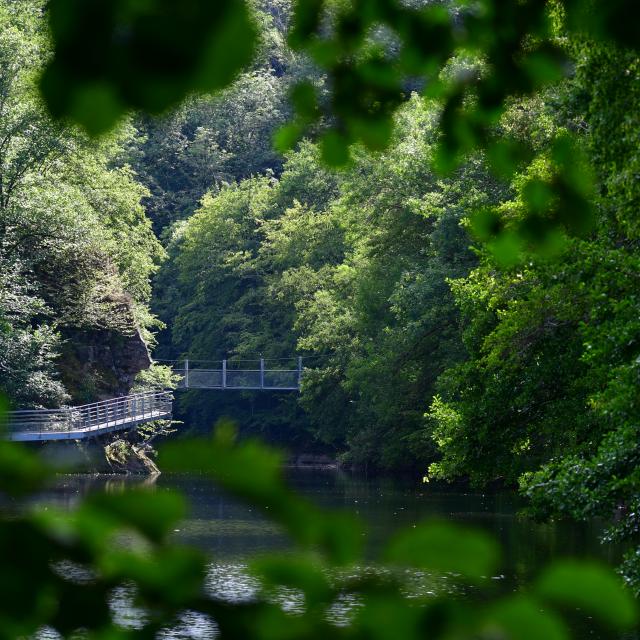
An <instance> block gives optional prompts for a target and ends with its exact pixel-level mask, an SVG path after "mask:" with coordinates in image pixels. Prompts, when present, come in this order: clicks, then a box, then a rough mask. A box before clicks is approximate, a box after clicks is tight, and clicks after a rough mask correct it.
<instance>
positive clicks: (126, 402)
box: [7, 391, 173, 435]
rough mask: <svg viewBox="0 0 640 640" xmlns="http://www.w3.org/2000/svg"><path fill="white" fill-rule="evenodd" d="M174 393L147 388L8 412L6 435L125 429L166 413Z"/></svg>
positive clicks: (168, 410)
mask: <svg viewBox="0 0 640 640" xmlns="http://www.w3.org/2000/svg"><path fill="white" fill-rule="evenodd" d="M172 401H173V396H172V394H171V392H169V391H149V392H146V393H136V394H133V395H130V396H124V397H121V398H113V399H111V400H103V401H101V402H92V403H90V404H85V405H81V406H78V407H69V408H65V409H33V410H23V411H11V412H9V414H8V416H7V425H8V432H9V434H10V435H11V434H16V433H37V434H40V435H43V434H46V433H60V432H70V431H86V432H91V431H93V430H102V429H104V430H109V429H111V428H113V427H122V428H126V427H127V426H130V425H132V424H136V423H139V422H149V421H150V420H154V419H159V418H161V417H162V416H168V415H170V414H171V410H172Z"/></svg>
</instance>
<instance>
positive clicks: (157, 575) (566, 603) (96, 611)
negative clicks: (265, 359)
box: [0, 424, 637, 640]
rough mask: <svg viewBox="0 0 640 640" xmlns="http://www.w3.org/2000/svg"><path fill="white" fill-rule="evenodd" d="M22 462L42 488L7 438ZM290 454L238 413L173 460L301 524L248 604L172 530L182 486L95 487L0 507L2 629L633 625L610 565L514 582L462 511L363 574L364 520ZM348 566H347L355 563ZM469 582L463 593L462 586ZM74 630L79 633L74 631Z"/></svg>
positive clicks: (398, 631)
mask: <svg viewBox="0 0 640 640" xmlns="http://www.w3.org/2000/svg"><path fill="white" fill-rule="evenodd" d="M0 461H1V462H2V467H3V468H4V463H5V462H6V461H9V463H10V464H8V466H7V468H8V469H10V470H11V471H10V472H7V471H5V473H4V475H3V478H2V490H3V492H4V493H16V491H15V489H16V488H17V487H20V486H25V487H27V486H28V487H31V488H35V487H36V486H37V485H36V484H33V482H32V480H33V478H34V477H37V476H38V474H35V475H34V472H33V470H34V469H35V468H38V469H39V470H40V472H41V474H42V477H44V473H45V469H44V468H43V467H42V465H41V463H40V462H39V461H38V459H37V458H36V457H35V456H34V455H33V454H32V453H30V452H28V451H27V450H25V449H23V448H22V447H21V445H19V444H17V443H9V442H0ZM281 462H282V460H281V458H280V456H279V455H278V454H276V453H275V452H274V451H272V450H270V449H267V448H265V447H263V446H262V445H260V444H259V443H257V442H246V443H238V442H236V440H235V432H234V429H233V427H232V426H230V425H228V424H223V425H221V426H220V427H219V428H218V429H217V431H216V432H215V434H214V436H213V437H212V438H210V439H203V440H197V441H192V442H182V443H178V444H174V445H170V446H168V447H166V448H165V450H164V451H163V452H162V454H161V464H163V465H164V467H165V468H168V469H172V470H175V471H187V470H190V471H194V470H195V471H201V472H206V473H208V474H209V475H210V476H211V478H212V479H213V480H214V481H215V482H216V483H218V484H219V485H220V486H222V487H223V488H224V489H225V490H227V491H228V492H229V493H231V494H232V495H235V496H236V497H238V498H240V499H243V500H246V501H249V502H250V503H251V504H252V505H254V506H257V507H259V508H260V509H262V510H263V512H264V513H265V514H268V515H269V516H271V517H272V518H273V519H274V520H275V521H276V522H277V523H278V524H279V525H280V526H281V527H282V528H283V529H284V530H285V531H286V532H287V533H288V534H289V536H290V538H291V540H292V541H293V543H294V545H293V548H292V550H291V551H290V552H287V553H285V554H280V555H277V554H274V555H271V556H267V557H263V558H259V559H256V561H255V562H254V563H253V567H252V570H253V572H254V574H255V576H256V577H257V578H258V580H259V581H260V584H261V585H262V588H261V590H260V591H259V592H258V595H257V596H256V597H255V598H254V599H253V600H252V601H250V602H242V603H233V602H226V601H222V600H219V599H217V598H213V597H211V596H209V595H208V594H207V592H206V589H205V575H206V570H207V559H206V558H205V557H204V556H203V555H202V554H201V553H200V552H198V551H196V550H194V549H191V548H188V547H183V546H179V545H176V544H174V543H173V542H172V541H171V539H170V532H171V530H172V529H173V528H174V527H175V526H176V525H177V524H178V522H179V521H180V520H181V518H183V517H184V516H185V509H186V505H185V504H184V501H183V499H182V498H181V496H179V495H177V494H174V493H168V492H153V491H149V490H133V491H128V492H125V493H122V494H119V495H104V494H96V495H93V496H90V497H88V498H87V499H85V501H84V502H83V503H82V504H81V505H80V506H79V507H78V508H77V509H76V510H74V511H73V512H71V513H52V512H51V511H42V510H40V511H38V510H36V511H35V512H34V513H31V514H28V515H25V516H22V517H11V518H8V517H6V516H5V517H3V518H2V519H1V520H0V549H1V551H0V553H1V554H2V555H1V558H0V570H1V571H2V576H3V579H2V581H0V638H7V639H9V638H11V639H13V638H16V637H25V636H30V635H32V634H34V633H36V632H37V630H38V629H40V628H41V627H43V626H47V627H49V628H53V629H55V630H56V631H58V632H59V633H60V634H62V635H63V636H64V637H70V636H71V635H73V634H77V633H80V634H81V637H89V638H112V639H115V638H153V637H157V634H159V633H160V632H162V631H163V630H166V629H167V628H170V627H171V625H172V624H174V623H175V622H176V620H177V618H178V616H179V615H180V614H181V613H182V612H184V611H185V610H189V611H197V612H201V613H203V614H205V615H208V616H210V617H211V618H212V619H213V620H214V621H215V623H216V625H217V627H218V629H219V636H218V637H220V638H243V639H244V640H250V639H260V640H267V639H269V640H270V639H273V640H276V639H277V640H283V639H285V638H291V639H294V638H295V639H309V640H311V639H313V638H326V637H331V638H354V639H355V638H358V639H372V640H373V639H376V640H382V639H387V638H388V639H389V640H391V639H396V638H403V639H404V640H411V639H413V638H415V639H418V638H454V637H455V638H460V639H463V638H469V639H470V638H513V639H529V638H532V639H533V638H536V639H542V638H544V639H545V640H547V639H549V638H551V639H552V640H553V639H556V638H557V639H564V638H570V637H571V633H570V631H569V627H568V625H567V622H566V621H565V618H564V617H563V614H564V612H567V613H569V614H570V615H574V614H575V612H576V611H579V613H580V615H583V616H593V617H594V618H595V620H596V621H597V622H596V623H597V624H602V625H604V626H606V627H609V628H611V629H613V630H616V631H617V630H623V629H629V628H631V627H632V626H633V625H634V624H635V623H636V620H637V606H636V603H635V601H634V600H633V598H632V597H631V596H630V594H629V593H628V592H626V591H625V590H624V589H623V588H622V587H621V585H620V583H619V581H618V579H617V578H616V577H615V576H614V575H613V574H612V573H611V571H610V570H609V569H606V568H604V567H601V566H597V565H592V564H585V563H579V562H560V563H558V564H555V565H552V566H551V567H549V568H547V569H546V570H544V571H543V572H542V574H541V576H540V578H539V579H538V581H537V582H535V583H534V584H533V585H532V586H531V587H530V589H528V590H527V591H526V592H523V593H520V594H516V595H513V594H509V593H507V594H501V593H500V591H499V589H498V588H497V586H496V583H495V582H494V581H492V580H491V579H490V576H491V572H493V571H495V569H496V568H497V566H498V563H499V551H498V548H497V546H496V544H495V542H494V541H492V540H491V539H489V538H488V537H486V535H485V534H482V533H479V532H473V531H471V530H468V529H466V528H462V527H459V526H457V525H453V524H451V523H435V522H434V523H429V522H427V523H423V524H421V525H419V526H418V527H416V528H415V529H411V530H409V531H405V532H401V533H399V534H398V535H397V537H396V538H395V539H394V540H392V541H391V543H390V544H389V547H388V549H387V551H386V552H385V556H386V559H387V564H386V565H385V567H386V569H385V571H364V570H363V569H362V563H363V559H362V555H361V548H360V547H361V545H360V540H361V538H362V533H363V531H362V525H361V524H360V523H358V522H357V521H356V520H354V519H352V518H351V517H349V516H347V515H344V514H334V513H327V512H323V511H321V510H319V509H317V508H316V507H314V506H313V505H311V504H309V503H307V502H305V501H304V500H302V499H301V498H299V497H298V496H296V495H294V494H292V493H291V492H290V491H289V490H288V489H287V488H286V486H285V484H284V482H283V479H282V475H281V471H282V465H281ZM343 567H344V568H347V569H348V570H347V571H344V570H341V568H343ZM406 568H416V569H420V570H426V571H428V572H434V573H435V574H443V573H445V574H448V575H449V576H450V577H452V578H453V579H455V580H457V581H458V582H459V583H460V585H461V586H464V585H465V584H467V583H468V582H469V581H472V582H474V583H475V584H476V587H477V588H480V589H481V592H482V597H480V598H478V597H475V596H474V598H473V600H469V599H466V598H465V597H464V596H463V595H457V596H451V595H438V596H432V597H429V598H426V599H419V598H413V597H408V596H407V593H406V591H405V582H404V580H403V575H406V574H405V572H404V570H405V569H406ZM282 587H288V588H293V589H296V590H298V591H299V592H301V593H302V594H303V595H304V609H303V611H302V612H298V613H288V612H286V611H284V610H283V609H282V608H281V606H280V605H279V604H277V602H276V601H274V599H273V597H271V594H273V590H274V589H276V590H277V589H279V588H282ZM116 589H126V590H127V592H128V593H133V599H134V602H133V603H132V604H135V606H137V607H139V608H140V610H141V612H142V615H141V619H140V620H139V625H138V626H137V627H136V628H135V629H133V628H127V629H125V628H123V627H121V626H119V625H118V623H117V622H116V621H115V620H114V611H113V609H112V608H111V606H110V601H111V599H112V597H113V594H114V590H116ZM462 593H463V591H461V594H462ZM345 597H347V598H351V599H353V600H354V601H355V602H357V603H358V606H357V608H356V611H355V614H354V615H353V616H352V618H351V620H350V621H349V622H348V623H347V624H341V625H337V624H336V623H335V622H332V618H331V611H332V607H335V606H336V604H337V603H338V602H340V601H341V600H342V599H344V598H345ZM74 637H77V636H76V635H74Z"/></svg>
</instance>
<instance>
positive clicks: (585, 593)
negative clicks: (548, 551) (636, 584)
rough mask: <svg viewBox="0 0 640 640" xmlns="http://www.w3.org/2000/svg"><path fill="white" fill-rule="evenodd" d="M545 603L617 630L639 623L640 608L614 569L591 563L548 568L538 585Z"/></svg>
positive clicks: (565, 562)
mask: <svg viewBox="0 0 640 640" xmlns="http://www.w3.org/2000/svg"><path fill="white" fill-rule="evenodd" d="M535 592H536V593H537V594H538V595H539V596H540V597H541V598H544V599H545V600H547V601H549V602H553V603H554V604H560V605H564V606H567V607H571V608H577V609H581V610H583V611H584V613H585V614H587V615H593V616H595V617H597V618H599V619H600V620H601V621H602V622H604V623H607V624H609V625H610V626H612V627H614V628H620V629H626V628H629V627H631V626H632V625H634V624H635V623H636V622H637V620H638V606H637V603H636V601H635V600H634V599H633V597H632V595H631V594H630V593H629V592H628V591H626V590H625V589H624V587H623V585H622V583H621V581H620V578H618V577H617V576H616V575H615V574H614V573H613V572H612V571H611V570H610V569H608V568H606V567H603V566H601V565H599V564H595V563H592V562H587V561H578V560H565V561H561V562H557V563H555V564H554V565H552V566H551V567H549V568H547V569H546V570H545V571H544V572H543V573H542V575H541V576H540V578H539V579H538V581H537V582H536V584H535Z"/></svg>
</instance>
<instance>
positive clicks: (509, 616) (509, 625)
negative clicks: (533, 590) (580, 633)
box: [483, 596, 570, 640]
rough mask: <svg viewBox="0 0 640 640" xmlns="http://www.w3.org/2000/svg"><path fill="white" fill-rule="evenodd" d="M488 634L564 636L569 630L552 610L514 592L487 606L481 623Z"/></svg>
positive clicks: (513, 639) (533, 639)
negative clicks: (501, 600) (490, 607)
mask: <svg viewBox="0 0 640 640" xmlns="http://www.w3.org/2000/svg"><path fill="white" fill-rule="evenodd" d="M483 626H484V628H485V630H486V631H485V633H486V635H487V636H489V637H507V638H509V640H542V639H544V640H567V639H568V638H569V637H570V634H569V631H568V629H567V627H566V625H565V624H564V622H563V621H562V620H561V619H560V618H559V617H558V616H557V614H555V613H554V612H552V611H544V610H542V608H541V606H540V603H538V602H536V601H535V600H532V599H531V598H527V597H525V596H515V597H513V598H509V599H508V600H505V601H503V602H500V603H499V604H498V605H496V606H495V607H494V608H492V609H490V610H489V613H488V615H487V618H486V621H485V622H484V624H483Z"/></svg>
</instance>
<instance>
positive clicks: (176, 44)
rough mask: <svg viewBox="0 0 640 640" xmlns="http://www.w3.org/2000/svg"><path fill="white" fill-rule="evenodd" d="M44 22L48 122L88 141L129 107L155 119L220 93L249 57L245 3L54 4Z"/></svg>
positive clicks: (250, 31)
mask: <svg viewBox="0 0 640 640" xmlns="http://www.w3.org/2000/svg"><path fill="white" fill-rule="evenodd" d="M49 22H50V26H51V33H52V37H53V39H54V42H55V57H54V58H53V59H52V60H51V61H50V62H49V64H48V66H47V68H46V70H45V73H44V75H43V77H42V81H41V86H42V91H43V94H44V96H45V98H46V99H47V102H48V105H49V108H50V109H51V112H52V113H53V114H54V115H56V116H72V117H73V118H74V119H75V120H76V121H77V122H79V123H80V124H82V125H83V126H84V127H85V128H86V129H87V131H88V132H90V133H93V134H96V133H102V132H104V131H105V130H107V129H109V128H111V127H112V126H113V124H114V123H115V122H116V120H117V119H118V118H120V117H122V115H123V114H124V113H125V112H126V111H127V109H129V108H130V107H134V108H142V109H146V110H147V111H151V112H154V113H158V112H161V111H163V110H165V109H166V108H167V107H169V106H172V105H173V104H175V103H176V102H177V101H178V100H179V99H182V98H183V97H184V96H185V94H186V93H187V92H188V91H193V90H198V91H212V90H216V89H220V88H222V87H225V86H226V85H228V84H229V83H230V82H231V80H233V78H234V77H235V75H236V74H237V73H238V71H239V70H240V69H241V68H242V67H243V66H244V65H246V64H248V63H249V62H250V60H251V56H252V53H253V50H254V39H255V27H254V25H253V23H252V21H251V18H250V14H249V11H248V8H247V6H246V5H245V4H244V3H243V2H232V1H229V2H216V3H215V4H212V3H210V2H205V1H201V0H190V1H189V3H188V4H185V3H181V4H180V5H176V4H174V3H172V2H168V1H161V2H140V3H131V2H127V1H120V2H107V1H105V2H95V3H92V4H91V5H87V4H86V3H84V2H77V1H75V0H55V2H52V3H51V5H50V7H49ZM116 33H121V34H127V35H126V37H114V34H116ZM87 60H90V61H91V64H87Z"/></svg>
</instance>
